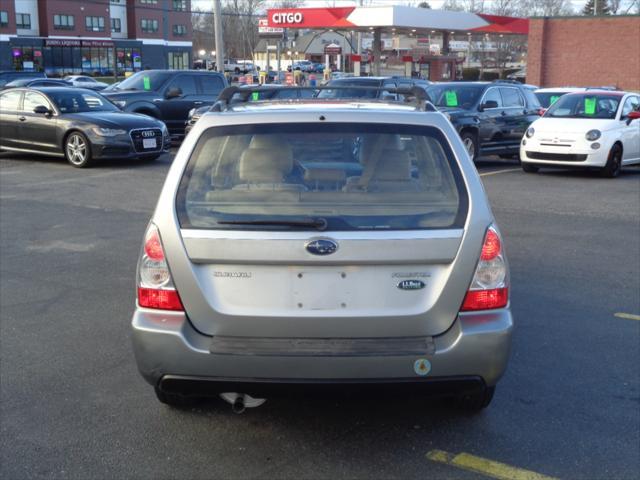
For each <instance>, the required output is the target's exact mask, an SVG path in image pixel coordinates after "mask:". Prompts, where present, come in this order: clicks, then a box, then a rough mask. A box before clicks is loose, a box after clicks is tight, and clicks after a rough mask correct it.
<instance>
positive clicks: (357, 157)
mask: <svg viewBox="0 0 640 480" xmlns="http://www.w3.org/2000/svg"><path fill="white" fill-rule="evenodd" d="M231 93H232V91H229V93H226V92H223V93H222V94H221V95H220V99H219V101H220V102H221V103H220V104H219V105H220V106H219V107H217V108H218V109H220V110H221V111H219V112H209V113H206V114H205V115H204V116H203V117H202V118H201V119H200V121H199V122H198V123H197V124H196V125H195V126H194V128H193V130H192V131H191V133H190V134H189V136H188V137H187V138H186V139H185V141H184V143H183V144H182V147H181V148H180V150H179V152H178V154H177V155H176V157H175V160H174V162H173V168H172V169H171V171H170V172H169V174H168V176H167V178H166V181H165V184H164V187H163V189H162V192H161V193H160V198H159V200H158V204H157V206H156V209H155V213H154V214H153V216H152V218H151V222H150V223H149V224H148V228H147V231H146V234H145V236H144V240H143V247H142V250H141V255H140V259H139V263H138V269H137V306H136V309H135V312H134V314H133V319H132V327H133V332H132V339H133V346H134V352H135V356H136V360H137V364H138V369H139V371H140V372H141V374H142V375H143V377H144V378H145V379H146V380H147V381H148V382H149V383H150V384H151V385H152V386H153V388H154V389H155V392H156V395H157V397H158V399H159V400H160V401H161V402H164V403H166V404H169V405H175V406H180V405H184V404H185V403H188V402H189V400H191V399H192V398H193V397H194V396H199V395H216V394H221V396H222V397H223V398H224V399H225V400H227V401H228V402H230V403H232V404H234V406H235V409H236V410H237V411H240V410H242V409H243V408H244V407H245V406H256V405H258V404H260V403H262V402H263V401H264V398H266V397H269V396H271V395H275V394H277V392H280V393H283V392H287V391H289V390H295V389H298V390H302V391H304V392H306V393H307V394H310V393H312V392H317V391H328V390H331V389H332V388H333V389H334V391H335V390H338V391H340V392H343V391H348V390H350V389H356V390H359V391H369V392H371V395H375V391H376V389H377V390H378V391H380V390H386V391H390V390H392V391H394V392H396V393H395V395H396V397H398V398H405V396H406V395H410V394H417V395H425V394H427V393H429V392H431V393H433V392H439V393H442V394H447V395H454V396H456V397H457V398H458V399H459V400H460V402H461V404H462V405H464V406H466V407H467V408H470V409H472V410H479V409H481V408H483V407H486V406H487V405H488V404H489V402H490V401H491V398H492V396H493V393H494V389H495V386H496V383H497V382H498V380H499V378H500V377H501V375H502V373H503V372H504V370H505V367H506V364H507V359H508V356H509V346H510V337H511V331H512V317H511V312H510V307H509V274H508V267H507V261H506V257H505V252H504V248H503V246H502V245H503V243H502V239H501V235H500V233H499V230H498V228H497V226H496V224H495V219H494V217H493V215H492V213H491V209H490V207H489V202H488V200H487V197H486V195H485V193H484V189H483V187H482V184H481V181H480V179H479V177H478V174H477V171H476V169H475V167H474V166H473V164H472V162H471V161H470V160H469V157H468V155H467V153H466V151H465V148H464V145H463V144H462V141H461V140H460V137H459V136H458V134H457V132H456V131H455V130H454V128H453V127H452V126H451V123H450V122H449V121H448V120H447V118H446V117H445V116H444V115H443V114H441V113H439V112H437V111H431V112H427V111H425V112H424V113H423V114H420V115H416V105H415V104H413V105H408V104H406V103H399V102H396V103H392V102H386V103H385V104H384V105H382V104H381V102H379V101H373V102H368V101H366V100H358V101H357V103H354V102H352V101H351V100H348V99H347V100H336V99H329V100H323V99H303V100H299V101H296V100H294V101H291V102H289V103H287V105H286V107H285V106H284V105H282V103H281V102H276V103H275V104H273V105H270V104H269V102H265V103H261V104H260V105H259V106H251V105H250V104H241V103H240V104H233V103H231V104H228V105H227V103H226V101H225V99H226V98H230V97H231ZM325 145H342V148H336V149H335V152H336V154H335V155H332V156H331V157H325V156H324V155H323V154H322V152H321V150H322V148H323V147H324V146H325ZM314 152H316V153H317V155H316V158H317V161H316V162H311V161H310V159H311V158H312V157H313V153H314ZM301 154H306V155H307V156H306V157H305V158H304V160H302V157H301ZM352 166H357V169H358V170H359V172H360V173H359V174H358V175H355V176H351V175H350V173H349V172H351V171H352ZM169 266H170V268H169Z"/></svg>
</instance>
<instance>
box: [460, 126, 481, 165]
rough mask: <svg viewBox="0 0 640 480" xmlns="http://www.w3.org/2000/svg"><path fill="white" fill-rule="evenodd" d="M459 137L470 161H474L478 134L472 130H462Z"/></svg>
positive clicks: (476, 155) (476, 154)
mask: <svg viewBox="0 0 640 480" xmlns="http://www.w3.org/2000/svg"><path fill="white" fill-rule="evenodd" d="M460 138H461V139H462V143H463V144H464V148H465V150H466V151H467V153H468V154H469V157H470V158H471V161H472V162H475V161H476V159H477V158H478V136H477V135H476V134H475V133H473V132H462V134H461V135H460Z"/></svg>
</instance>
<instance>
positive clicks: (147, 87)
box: [142, 77, 151, 90]
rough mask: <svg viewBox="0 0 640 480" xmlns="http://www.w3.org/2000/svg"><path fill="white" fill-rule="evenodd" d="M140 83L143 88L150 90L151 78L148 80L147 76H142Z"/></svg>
mask: <svg viewBox="0 0 640 480" xmlns="http://www.w3.org/2000/svg"><path fill="white" fill-rule="evenodd" d="M142 84H143V85H144V89H145V90H151V80H149V77H142Z"/></svg>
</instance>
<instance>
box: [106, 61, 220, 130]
mask: <svg viewBox="0 0 640 480" xmlns="http://www.w3.org/2000/svg"><path fill="white" fill-rule="evenodd" d="M226 86H228V83H227V79H226V78H225V77H224V75H222V74H221V73H218V72H212V71H206V70H144V71H142V72H138V73H135V74H133V75H131V76H130V77H129V78H126V79H124V80H123V81H122V82H121V83H120V85H118V86H117V87H115V88H114V89H113V90H109V91H107V92H104V96H105V97H107V98H108V99H109V100H111V101H112V102H113V103H115V104H116V105H117V106H118V107H120V108H121V109H122V110H124V111H126V112H135V113H144V114H145V115H149V116H151V117H154V118H157V119H159V120H162V121H163V122H164V123H165V124H166V125H167V127H168V128H169V132H170V133H171V136H173V137H181V136H183V135H184V126H185V122H186V121H187V117H188V114H189V110H191V109H192V108H194V107H201V106H205V105H212V104H213V102H215V100H216V98H217V97H218V94H219V93H220V92H221V91H222V89H223V88H224V87H226Z"/></svg>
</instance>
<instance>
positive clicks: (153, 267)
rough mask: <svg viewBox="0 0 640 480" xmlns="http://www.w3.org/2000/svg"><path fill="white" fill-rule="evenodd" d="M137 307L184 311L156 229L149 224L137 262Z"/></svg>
mask: <svg viewBox="0 0 640 480" xmlns="http://www.w3.org/2000/svg"><path fill="white" fill-rule="evenodd" d="M138 305H140V306H141V307H145V308H157V309H160V310H184V308H183V306H182V302H181V301H180V296H179V295H178V292H177V291H176V289H175V287H174V286H173V280H172V278H171V272H170V271H169V266H168V265H167V261H166V258H165V255H164V249H163V248H162V240H161V239H160V232H158V227H156V226H155V225H154V224H153V223H151V224H149V228H148V229H147V233H146V234H145V236H144V245H143V247H142V252H141V253H140V259H139V260H138Z"/></svg>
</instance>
